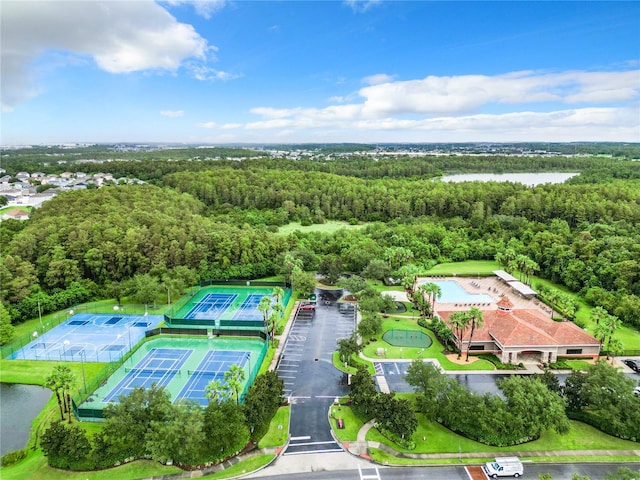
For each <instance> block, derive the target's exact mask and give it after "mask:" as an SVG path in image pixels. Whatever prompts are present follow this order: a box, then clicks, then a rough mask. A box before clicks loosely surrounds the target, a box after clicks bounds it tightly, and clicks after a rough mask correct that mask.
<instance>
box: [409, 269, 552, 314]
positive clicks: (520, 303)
mask: <svg viewBox="0 0 640 480" xmlns="http://www.w3.org/2000/svg"><path fill="white" fill-rule="evenodd" d="M446 280H453V281H455V282H457V283H458V284H459V285H460V286H461V287H462V288H464V289H465V291H467V292H468V293H471V294H479V293H483V294H485V295H489V296H490V297H491V298H493V302H491V303H486V302H485V303H483V302H480V303H473V302H471V303H469V302H462V303H460V302H458V303H445V302H441V301H439V300H436V311H437V310H447V311H467V310H469V309H470V308H471V307H477V308H478V309H479V310H495V309H496V308H497V305H496V304H497V303H498V302H499V301H500V299H501V298H502V297H503V296H507V297H508V298H509V300H511V302H512V303H513V308H514V309H517V310H538V311H540V312H542V313H544V314H545V315H551V313H552V310H551V308H550V307H548V306H547V305H545V304H544V303H542V302H541V301H540V300H538V299H537V298H532V299H527V298H524V297H522V296H520V295H519V294H518V293H517V292H515V291H514V290H513V289H512V288H511V287H509V285H507V284H505V283H504V282H502V281H501V280H500V279H499V278H498V277H495V276H492V277H419V278H418V279H417V280H416V283H417V284H420V283H425V282H433V281H446ZM553 315H554V316H555V315H558V316H559V315H560V314H558V313H556V312H553Z"/></svg>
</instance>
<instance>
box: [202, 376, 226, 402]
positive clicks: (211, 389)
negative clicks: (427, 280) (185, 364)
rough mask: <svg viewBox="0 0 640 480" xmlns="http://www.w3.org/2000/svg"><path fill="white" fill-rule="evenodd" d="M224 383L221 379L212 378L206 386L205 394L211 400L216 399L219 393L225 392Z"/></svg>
mask: <svg viewBox="0 0 640 480" xmlns="http://www.w3.org/2000/svg"><path fill="white" fill-rule="evenodd" d="M224 389H225V388H224V385H223V384H222V382H221V381H220V380H211V381H210V382H209V383H208V384H207V386H206V387H205V388H204V396H205V397H207V398H208V399H209V400H211V401H215V400H216V399H217V397H218V395H219V394H221V393H222V392H224Z"/></svg>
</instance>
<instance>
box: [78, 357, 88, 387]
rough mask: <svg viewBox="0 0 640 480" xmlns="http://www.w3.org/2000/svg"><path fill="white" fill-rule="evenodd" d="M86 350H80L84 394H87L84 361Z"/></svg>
mask: <svg viewBox="0 0 640 480" xmlns="http://www.w3.org/2000/svg"><path fill="white" fill-rule="evenodd" d="M85 355H86V354H85V353H84V349H83V350H80V361H81V362H82V384H83V385H84V393H87V379H86V377H85V376H84V361H85Z"/></svg>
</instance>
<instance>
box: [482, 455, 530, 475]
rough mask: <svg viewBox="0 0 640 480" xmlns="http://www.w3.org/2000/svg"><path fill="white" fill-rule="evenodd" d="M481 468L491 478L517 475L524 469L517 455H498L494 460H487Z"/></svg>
mask: <svg viewBox="0 0 640 480" xmlns="http://www.w3.org/2000/svg"><path fill="white" fill-rule="evenodd" d="M482 468H483V469H484V473H486V474H487V476H488V477H491V478H498V477H519V476H520V475H522V473H523V471H524V469H523V468H522V462H521V461H520V459H519V458H518V457H499V458H496V461H495V462H487V463H486V464H485V465H484V467H482Z"/></svg>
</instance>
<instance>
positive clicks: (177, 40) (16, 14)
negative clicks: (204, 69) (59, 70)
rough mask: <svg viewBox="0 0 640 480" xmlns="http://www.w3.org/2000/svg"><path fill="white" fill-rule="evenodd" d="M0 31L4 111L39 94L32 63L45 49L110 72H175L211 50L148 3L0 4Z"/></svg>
mask: <svg viewBox="0 0 640 480" xmlns="http://www.w3.org/2000/svg"><path fill="white" fill-rule="evenodd" d="M0 27H1V28H2V46H1V48H2V51H1V55H2V58H1V61H2V78H1V80H2V90H3V92H2V108H3V111H10V110H11V109H12V108H13V107H14V106H15V105H17V104H18V103H20V102H23V101H26V100H28V99H29V98H31V97H33V96H34V95H36V94H37V93H38V92H39V88H38V87H37V86H36V80H37V79H36V72H35V70H34V69H33V67H32V65H33V62H34V61H35V60H36V59H38V58H39V57H40V56H41V55H42V54H44V53H47V52H50V51H65V52H69V53H71V54H72V55H76V56H86V57H91V58H93V60H94V61H95V62H96V64H97V65H98V66H99V67H100V68H101V69H103V70H105V71H107V72H110V73H114V74H121V73H129V72H135V71H141V70H168V71H176V70H177V69H178V68H179V67H180V66H181V64H182V62H183V61H184V60H185V59H188V58H197V59H200V60H201V61H206V57H207V54H208V53H209V51H210V47H209V46H208V45H207V41H206V40H205V39H204V38H202V37H201V36H200V35H199V34H198V33H197V32H196V31H195V30H194V28H193V27H192V26H191V25H187V24H184V23H179V22H178V21H176V19H175V18H174V17H173V16H171V15H170V14H169V13H168V12H167V11H166V10H165V9H163V8H162V7H161V6H159V5H157V4H156V3H154V2H153V1H151V0H136V1H100V0H97V1H90V0H79V1H71V2H67V1H59V0H40V1H37V0H34V1H25V2H22V1H3V2H2V16H1V25H0Z"/></svg>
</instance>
